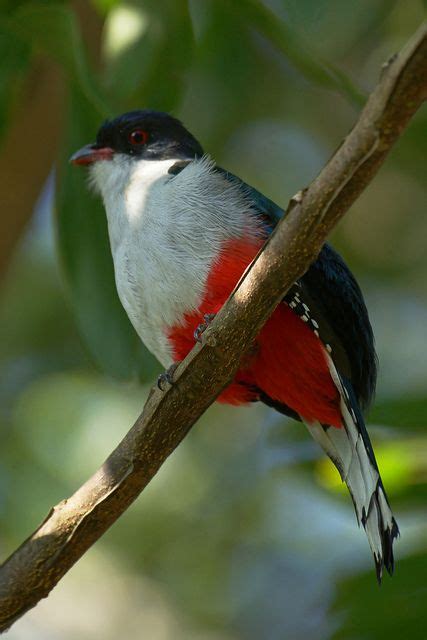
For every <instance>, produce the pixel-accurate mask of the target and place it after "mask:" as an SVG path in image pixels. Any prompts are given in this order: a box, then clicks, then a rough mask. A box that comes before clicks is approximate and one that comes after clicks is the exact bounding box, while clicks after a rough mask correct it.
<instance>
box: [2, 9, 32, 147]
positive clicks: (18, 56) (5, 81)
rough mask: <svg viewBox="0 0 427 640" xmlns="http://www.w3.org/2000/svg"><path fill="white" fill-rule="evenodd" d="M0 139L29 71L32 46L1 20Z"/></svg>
mask: <svg viewBox="0 0 427 640" xmlns="http://www.w3.org/2000/svg"><path fill="white" fill-rule="evenodd" d="M0 60H1V65H0V140H1V138H2V137H3V136H4V134H5V131H6V128H7V123H8V120H9V114H10V113H11V111H12V108H13V105H14V104H15V102H16V100H17V98H18V96H19V89H20V86H21V81H22V80H23V78H24V77H25V74H26V72H27V71H28V67H29V61H30V48H29V46H28V45H27V43H26V42H24V41H23V40H21V39H20V38H16V37H15V35H14V34H13V33H12V32H11V31H10V29H9V28H8V26H7V23H6V22H3V21H2V22H0Z"/></svg>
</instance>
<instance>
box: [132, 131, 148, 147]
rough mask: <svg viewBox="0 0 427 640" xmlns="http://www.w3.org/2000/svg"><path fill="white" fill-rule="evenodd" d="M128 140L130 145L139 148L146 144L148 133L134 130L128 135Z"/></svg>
mask: <svg viewBox="0 0 427 640" xmlns="http://www.w3.org/2000/svg"><path fill="white" fill-rule="evenodd" d="M128 140H129V142H130V143H131V144H133V145H135V146H140V145H142V144H145V143H146V142H147V140H148V133H147V132H146V131H144V130H143V129H135V131H131V133H130V134H129V135H128Z"/></svg>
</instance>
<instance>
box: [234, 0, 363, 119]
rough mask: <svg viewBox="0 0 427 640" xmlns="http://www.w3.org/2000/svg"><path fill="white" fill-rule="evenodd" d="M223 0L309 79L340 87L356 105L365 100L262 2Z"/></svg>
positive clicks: (360, 104) (336, 88)
mask: <svg viewBox="0 0 427 640" xmlns="http://www.w3.org/2000/svg"><path fill="white" fill-rule="evenodd" d="M223 2H225V3H226V5H227V6H228V7H229V8H230V9H231V10H233V11H238V12H239V13H241V15H242V17H243V18H244V19H246V20H247V22H248V23H249V24H250V25H251V26H252V27H253V28H254V29H255V30H256V31H258V32H259V33H261V34H262V35H263V36H264V37H265V38H267V39H268V40H270V42H271V43H272V44H273V45H274V46H275V47H277V49H278V50H279V51H281V52H282V53H283V54H284V55H285V56H286V58H287V59H288V60H289V61H290V62H291V63H292V64H293V65H294V66H295V67H296V68H297V69H298V71H300V73H302V74H303V75H304V76H305V77H306V78H307V79H308V80H309V81H310V82H314V83H316V84H318V85H320V86H322V87H325V88H326V89H332V90H334V91H338V92H339V93H340V94H341V95H343V96H344V97H345V98H346V99H347V100H348V101H349V102H351V103H352V104H354V105H356V106H357V107H360V106H362V105H363V104H364V102H365V96H364V95H363V93H362V92H361V91H359V89H358V88H357V87H355V86H354V84H353V83H352V82H351V80H350V79H349V78H348V77H347V76H346V75H345V74H344V73H343V72H342V71H340V70H339V69H337V68H336V67H335V66H334V65H332V64H330V63H328V62H325V61H323V60H321V59H320V58H319V56H318V55H317V54H316V53H314V52H313V51H311V50H310V47H309V46H308V45H307V43H305V42H303V39H302V38H301V36H300V35H299V34H297V33H296V32H295V31H294V29H291V28H290V27H289V26H288V25H286V24H285V23H284V22H283V21H282V20H280V19H279V18H278V16H276V15H275V14H274V13H273V12H272V11H271V10H270V9H268V8H267V7H266V6H264V4H263V3H262V2H260V1H259V0H241V1H240V2H239V3H235V2H234V1H233V0H223Z"/></svg>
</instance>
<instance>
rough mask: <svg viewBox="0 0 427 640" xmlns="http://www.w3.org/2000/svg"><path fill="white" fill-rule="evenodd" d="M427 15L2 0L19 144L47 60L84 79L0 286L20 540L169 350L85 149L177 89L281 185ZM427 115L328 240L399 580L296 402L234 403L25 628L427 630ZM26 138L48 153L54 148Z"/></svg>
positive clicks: (1, 99)
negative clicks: (363, 304) (382, 574)
mask: <svg viewBox="0 0 427 640" xmlns="http://www.w3.org/2000/svg"><path fill="white" fill-rule="evenodd" d="M423 16H424V7H423V3H422V2H421V0H405V1H404V0H362V1H361V2H358V3H353V2H350V0H344V1H343V0H316V1H315V0H298V1H296V0H264V1H262V0H241V1H238V0H126V1H121V0H93V2H87V1H83V0H76V1H74V2H71V1H69V0H57V1H56V0H50V1H45V2H42V1H40V2H37V1H32V2H28V1H26V0H22V1H19V2H17V1H14V2H12V1H10V0H3V1H2V2H0V153H1V150H2V146H1V145H2V144H3V143H4V142H5V141H6V140H7V139H8V135H9V134H10V131H11V130H12V128H13V129H14V131H17V132H18V134H15V135H18V138H19V118H25V114H26V110H25V106H26V101H30V100H31V97H32V93H31V91H32V87H33V86H34V84H35V83H37V77H38V76H37V74H38V73H40V68H41V65H45V66H46V65H47V66H48V67H49V65H50V66H51V67H52V68H59V69H60V70H61V74H62V78H63V80H64V84H65V86H66V92H67V94H66V96H65V98H64V107H63V110H64V112H63V114H62V116H63V118H62V121H63V125H62V129H61V130H60V131H58V136H59V137H60V138H61V142H60V152H59V158H58V159H57V163H56V164H57V167H58V172H57V178H55V176H54V175H53V174H52V175H51V176H50V177H48V176H46V180H47V182H46V185H45V187H44V189H43V191H42V193H41V196H40V200H39V202H37V203H31V204H32V207H34V215H33V216H32V220H31V222H30V224H29V227H28V229H27V231H26V233H25V236H24V237H23V238H21V241H20V243H19V245H18V246H17V248H16V251H15V255H14V259H13V261H12V262H11V264H10V265H9V269H8V272H7V274H4V275H3V281H2V287H1V290H0V335H1V337H2V340H1V341H0V366H1V376H0V430H1V438H2V455H1V460H0V480H1V482H0V518H1V529H0V531H1V534H0V548H1V551H2V555H3V556H6V555H7V553H8V552H10V551H11V550H13V548H14V547H15V546H16V545H17V544H18V543H19V542H21V540H22V538H23V536H24V535H25V533H26V532H29V531H30V530H31V529H32V528H34V526H35V525H36V524H37V523H38V521H39V520H40V519H41V518H42V517H43V516H44V515H45V514H46V512H47V510H48V508H49V507H50V505H51V504H54V503H55V502H57V501H59V500H61V499H62V498H63V497H64V496H66V495H67V494H68V493H70V492H71V491H73V490H74V489H75V488H76V486H78V485H79V484H80V482H81V481H83V480H84V478H85V477H86V476H87V475H88V474H90V473H91V472H92V471H93V470H94V468H95V467H96V466H97V465H98V464H100V463H101V462H102V460H103V459H104V457H105V456H106V455H107V454H108V452H109V451H110V450H111V449H112V447H113V446H114V445H115V443H116V442H117V441H118V439H119V438H120V437H121V436H122V435H124V434H125V432H126V431H127V430H128V428H129V425H130V424H131V423H132V421H133V420H134V419H135V418H136V416H137V415H138V413H139V411H140V409H141V406H142V404H143V400H144V398H145V396H146V393H147V387H146V386H145V384H144V385H138V383H137V382H136V380H138V379H139V380H140V381H141V380H142V381H143V382H144V383H149V382H150V381H152V380H153V379H154V376H155V375H156V373H157V371H158V365H157V364H156V362H155V361H154V358H152V357H151V356H150V355H149V354H148V352H147V351H146V349H145V348H144V347H143V346H142V345H141V344H140V342H139V340H138V339H137V336H136V334H135V332H134V330H133V328H132V327H131V325H130V323H129V322H128V319H127V317H126V315H125V313H124V311H123V309H122V307H121V305H120V303H119V300H118V297H117V294H116V292H115V285H114V275H113V269H112V264H111V257H110V250H109V245H108V237H107V228H106V221H105V216H104V213H103V210H102V206H101V204H100V202H99V200H98V199H97V198H96V197H95V196H94V195H93V194H91V193H90V192H89V191H88V189H87V185H86V182H85V177H84V175H83V172H81V171H77V170H76V169H75V168H70V167H69V166H68V164H67V158H68V157H69V156H70V155H71V153H72V152H74V151H75V150H76V149H78V148H79V147H80V146H82V145H83V144H86V143H88V142H90V141H91V140H93V138H94V136H95V134H96V131H97V129H98V127H99V125H100V123H101V122H102V121H103V120H104V119H105V118H107V117H109V116H111V115H113V114H117V113H120V112H122V111H125V110H128V109H132V108H137V107H151V108H158V109H162V110H170V111H172V112H173V113H174V114H175V115H177V116H178V117H180V118H181V119H183V120H184V122H185V123H186V124H187V126H188V127H189V128H190V130H191V131H192V132H193V133H194V134H195V135H196V136H197V137H198V138H199V139H200V140H201V142H202V144H203V145H204V147H205V149H206V150H208V151H209V153H211V154H212V155H213V156H214V157H215V158H216V159H217V160H218V162H219V163H220V164H221V165H222V166H224V167H227V168H228V169H230V170H231V171H233V172H235V173H236V174H238V175H240V176H241V177H242V178H243V179H245V180H246V181H247V182H249V183H251V184H253V185H254V186H255V187H257V188H259V189H261V191H263V192H264V193H266V195H268V196H269V197H271V198H273V199H275V200H276V201H277V202H278V203H279V204H281V205H283V206H284V205H286V203H287V201H288V200H289V197H290V196H291V195H292V194H293V193H294V192H295V191H296V190H297V189H299V188H301V187H302V186H303V185H304V184H307V182H308V181H309V180H310V179H312V178H313V177H314V175H315V174H316V172H317V171H318V170H319V169H320V168H321V166H322V164H323V163H324V162H325V160H326V159H327V158H328V157H329V156H330V154H331V153H332V151H333V149H334V148H335V147H336V145H337V144H339V142H340V140H341V139H342V137H343V135H345V133H346V131H347V130H348V128H349V127H350V126H351V125H352V123H353V121H354V118H355V117H356V114H357V111H358V109H359V107H360V105H361V104H362V103H363V96H364V95H365V94H366V93H367V92H368V91H369V89H370V88H371V87H372V86H373V84H374V83H375V81H376V78H377V76H378V73H379V69H380V66H381V64H382V63H383V62H384V61H385V60H386V59H388V58H389V57H390V55H391V54H392V53H393V52H394V51H395V50H397V49H398V48H399V47H400V46H401V45H402V44H403V43H404V42H405V40H406V39H407V38H408V36H409V35H410V34H411V32H412V31H413V30H414V29H415V28H416V27H417V25H418V23H419V22H420V21H421V20H422V19H423ZM58 82H59V80H58ZM58 90H59V89H58V87H57V86H52V87H51V92H52V94H53V93H54V92H55V91H58ZM49 98H50V94H49V92H47V93H46V96H45V99H46V101H49ZM426 120H427V114H426V112H425V111H421V112H420V113H419V114H418V115H417V117H416V118H415V119H414V121H413V122H412V123H411V126H410V127H409V129H408V130H407V131H406V132H405V135H404V136H403V138H402V140H401V141H400V142H399V144H398V145H397V147H396V149H395V150H394V152H393V154H392V155H391V157H390V158H389V159H388V161H387V163H386V165H385V166H384V167H383V168H382V170H381V172H380V174H379V175H378V176H377V177H376V179H375V180H374V181H373V183H372V185H371V186H370V188H369V189H368V190H367V191H366V193H364V194H363V195H362V197H361V198H360V199H359V200H358V201H357V203H356V204H355V206H354V208H353V211H352V212H350V214H349V215H347V216H346V218H345V219H344V220H343V221H342V223H341V224H340V226H339V228H338V229H337V230H336V231H335V233H334V238H333V242H334V243H335V245H336V246H337V247H338V248H339V250H340V251H341V252H342V253H343V255H344V256H345V258H346V259H347V261H348V262H349V263H350V264H351V266H352V269H353V270H354V272H355V273H356V275H357V276H358V278H359V279H360V280H361V282H362V285H363V289H364V291H365V293H366V298H367V301H368V306H369V308H370V310H371V316H372V321H373V325H374V329H375V333H376V337H377V347H378V353H379V358H380V365H381V366H380V378H379V386H378V399H377V402H376V403H375V405H374V407H373V408H372V410H371V412H370V414H369V423H370V425H371V426H370V430H371V433H372V436H373V440H374V444H375V448H376V450H377V451H378V458H379V463H380V466H381V469H382V471H383V475H384V481H385V483H386V486H387V489H388V492H389V497H390V499H391V500H392V503H393V506H394V509H395V511H396V513H397V516H398V520H399V524H400V526H401V531H402V538H401V540H400V541H399V542H398V544H397V545H396V546H397V569H396V576H395V577H394V578H393V580H392V581H390V580H388V579H385V581H384V584H383V586H382V588H381V590H379V589H378V587H377V585H376V582H375V578H374V572H373V569H372V562H371V558H370V554H369V550H368V546H367V544H366V540H365V539H364V536H363V534H362V533H361V532H359V531H358V530H357V527H356V526H355V522H354V516H353V514H352V507H351V504H349V503H350V501H349V499H348V495H347V493H346V492H345V491H344V490H343V487H342V485H341V484H340V482H339V479H338V476H337V474H336V472H335V470H334V469H333V468H332V467H331V465H330V464H329V462H328V461H326V460H325V459H324V458H323V457H322V456H321V455H320V453H319V451H318V449H317V447H316V445H315V443H313V442H311V441H309V439H308V438H307V437H306V433H305V431H304V428H303V427H302V426H301V425H300V424H297V423H293V422H291V421H287V420H285V419H284V418H283V417H282V416H279V415H276V414H274V412H271V411H269V410H268V409H266V408H264V407H253V408H251V409H248V408H242V409H239V410H237V409H233V408H230V407H228V408H224V407H219V406H215V407H212V408H211V409H210V410H209V412H208V413H207V414H206V415H205V416H203V418H202V420H200V422H199V424H198V425H197V426H196V428H195V429H194V430H193V432H192V433H191V434H190V435H189V437H188V438H186V440H185V442H184V443H183V444H182V445H181V446H180V447H179V449H178V450H177V451H176V452H175V453H174V455H173V456H172V457H171V459H170V460H169V461H168V462H167V463H166V464H165V465H164V467H163V468H162V470H161V472H160V473H159V474H158V476H157V477H156V478H155V480H154V481H153V482H152V483H151V485H150V486H149V487H148V488H147V490H146V491H145V492H144V495H143V497H142V499H141V500H139V501H137V503H136V504H135V505H133V507H132V508H131V509H130V510H129V512H127V513H126V514H125V516H124V517H122V518H121V519H120V521H119V522H118V523H117V524H116V525H115V526H114V527H113V528H112V529H111V530H110V531H109V532H108V534H107V535H106V536H105V537H104V538H103V540H101V541H100V542H99V543H98V544H97V545H96V547H95V548H94V549H92V550H91V551H90V553H88V554H87V555H86V556H85V558H84V559H83V560H82V561H81V562H80V563H79V564H78V565H77V567H76V568H75V569H74V570H73V571H72V572H71V573H70V574H69V575H68V576H67V577H66V578H65V579H64V580H63V581H62V582H61V583H60V585H59V586H58V587H57V588H56V589H55V591H54V592H53V594H52V595H51V596H50V597H49V599H48V600H47V601H46V602H43V603H41V604H40V605H39V606H38V607H37V608H36V609H35V610H34V611H32V612H31V613H30V614H28V615H27V616H26V617H25V618H24V619H23V620H22V621H20V622H19V623H18V624H17V625H15V626H14V627H13V629H12V630H11V631H10V633H9V635H10V637H11V639H12V640H13V639H14V638H15V639H19V640H22V639H24V640H26V639H27V638H28V639H30V638H31V640H33V639H34V638H36V637H40V638H55V639H56V638H58V639H68V638H69V639H70V640H71V638H72V639H74V638H76V637H79V638H84V639H86V638H88V639H91V638H94V639H95V638H99V637H103V638H106V639H107V640H108V639H109V638H111V639H112V638H116V637H117V636H118V635H119V634H121V635H125V636H127V637H131V638H139V637H141V633H142V631H141V630H143V633H144V637H147V638H150V639H153V640H181V639H182V640H184V639H185V640H202V639H203V640H252V639H253V640H259V639H260V638H262V639H263V640H264V639H265V640H282V639H283V638H289V639H291V640H299V639H300V638H301V639H302V638H304V640H306V638H307V637H308V638H310V639H311V640H317V639H319V640H321V639H324V638H337V639H338V638H348V639H351V640H353V639H354V640H355V639H356V638H357V639H358V640H361V639H363V640H371V639H382V638H385V637H387V638H388V639H390V640H391V639H393V638H398V637H406V636H408V637H411V638H420V639H421V638H424V636H425V633H424V628H425V625H426V623H427V617H426V614H425V612H424V597H425V586H424V583H425V572H426V562H427V546H426V539H427V538H426V524H427V522H426V517H425V513H426V508H425V505H426V501H427V455H426V454H427V432H426V428H427V396H426V388H427V364H426V363H427V342H426V340H425V335H424V333H425V326H426V323H427V288H426V281H427V264H426V260H425V238H426V237H427V223H426V217H425V215H424V207H425V148H426V137H427V122H426ZM50 124H51V123H50V122H34V127H49V126H50ZM18 138H16V140H17V142H16V144H15V148H16V153H17V154H19V156H20V157H22V162H24V161H25V164H26V170H27V171H28V172H31V168H32V167H34V166H35V163H37V162H38V150H37V149H36V148H32V146H31V140H28V139H24V140H20V141H18ZM53 164H54V158H52V165H53ZM25 187H26V185H25V184H21V183H16V184H9V185H4V184H3V185H0V189H1V188H3V189H5V188H7V189H10V190H14V191H16V193H17V197H18V196H19V195H20V194H21V193H22V194H25ZM54 191H56V195H54ZM54 200H55V204H54ZM53 209H55V214H56V215H55V219H54V220H55V221H54V223H52V219H51V213H52V210H53ZM30 213H31V212H29V214H30ZM13 215H14V212H13V210H10V211H3V212H2V216H1V218H0V224H1V225H3V227H2V229H6V228H7V227H8V225H11V224H12V221H13ZM2 229H0V233H1V231H2ZM54 236H56V240H57V243H56V247H57V249H56V248H55V247H54V242H53V239H54ZM56 253H58V254H59V256H56ZM58 257H59V260H58V259H57V258H58ZM58 263H59V265H60V266H59V267H58ZM81 337H82V338H83V340H81ZM86 349H87V351H86ZM92 363H94V364H95V365H96V367H95V366H94V365H93V364H92ZM100 369H101V370H102V371H103V373H100V371H99V370H100ZM105 374H107V375H108V376H110V377H107V376H106V375H105ZM112 376H114V377H115V378H121V379H122V380H125V379H129V378H132V379H133V382H132V383H129V382H123V381H122V382H117V381H113V380H112V379H111V377H112ZM77 611H78V615H76V612H77Z"/></svg>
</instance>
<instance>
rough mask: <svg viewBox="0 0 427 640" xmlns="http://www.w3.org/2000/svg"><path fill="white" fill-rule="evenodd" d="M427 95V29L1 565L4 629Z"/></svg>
mask: <svg viewBox="0 0 427 640" xmlns="http://www.w3.org/2000/svg"><path fill="white" fill-rule="evenodd" d="M426 97H427V27H426V25H424V26H423V27H421V28H420V29H419V30H418V32H417V33H416V34H415V35H414V36H413V38H412V39H411V40H410V41H409V42H408V44H407V45H406V46H405V47H404V48H403V49H402V51H401V52H400V53H399V54H398V55H397V56H395V57H394V58H392V59H391V60H390V61H389V63H387V65H385V67H384V69H383V71H382V75H381V78H380V81H379V83H378V85H377V87H376V88H375V90H374V91H373V93H372V94H371V96H370V98H369V100H368V102H367V104H366V106H365V108H364V109H363V111H362V113H361V115H360V117H359V119H358V121H357V122H356V124H355V126H354V128H353V129H352V131H351V132H350V133H349V135H348V136H347V137H346V138H345V140H344V142H343V143H342V144H341V146H340V147H339V149H338V150H337V151H336V153H335V154H334V155H333V157H332V158H331V160H330V161H329V162H328V163H327V165H326V166H325V167H324V169H323V170H322V171H321V172H320V174H319V175H318V177H317V178H316V179H315V180H314V181H313V182H312V183H311V185H310V186H309V187H308V189H306V190H305V191H303V192H300V193H298V194H297V195H296V196H295V197H294V198H293V199H292V200H291V202H290V205H289V207H288V210H287V214H286V216H285V217H284V219H283V220H282V221H281V222H280V224H279V225H278V226H277V228H276V230H275V232H274V233H273V234H272V236H271V237H270V238H269V240H268V241H267V243H266V245H265V246H264V248H263V250H262V251H261V252H260V253H259V254H258V256H257V258H256V259H255V260H254V262H253V263H252V264H251V266H250V267H249V268H248V270H247V272H246V274H245V276H244V278H243V279H242V280H241V281H240V283H239V284H238V285H237V287H236V288H235V290H234V292H233V293H232V295H231V296H230V298H229V300H228V301H227V303H226V304H225V305H224V307H223V308H222V309H221V311H220V312H219V313H218V315H217V317H216V318H215V320H214V322H213V323H212V325H211V326H210V327H209V328H208V329H207V330H206V332H205V333H204V334H203V338H202V340H203V342H202V345H200V344H196V346H195V347H194V348H193V350H192V351H191V353H190V354H189V355H188V356H187V358H186V359H185V360H184V362H183V363H182V364H181V365H180V366H179V367H178V369H177V372H176V374H175V379H176V382H175V384H174V385H173V386H172V387H170V388H168V390H167V391H166V392H161V391H159V390H158V389H153V390H152V391H151V394H150V396H149V398H148V400H147V403H146V405H145V407H144V410H143V412H142V414H141V416H140V417H139V418H138V420H137V421H136V423H135V425H134V426H133V427H132V429H131V430H130V431H129V433H128V434H127V435H126V436H125V438H124V439H123V440H122V442H121V443H120V444H119V446H118V447H117V448H116V449H115V451H113V453H112V454H111V455H110V456H109V458H108V459H107V460H106V461H105V463H104V464H103V465H102V467H101V468H100V469H99V470H98V471H97V472H96V473H95V474H94V475H93V476H92V477H91V478H90V479H89V480H88V481H87V482H86V483H85V484H84V485H83V486H82V487H80V489H78V491H77V492H76V493H75V494H74V495H72V496H71V497H70V498H68V499H67V500H64V501H63V502H61V503H59V504H58V505H57V506H56V507H54V508H53V509H52V510H51V512H50V513H49V515H48V516H47V518H46V520H45V521H44V522H43V523H42V524H41V525H40V527H39V528H38V529H37V531H35V532H34V533H33V534H32V535H31V536H30V537H29V538H28V539H27V540H26V541H25V542H24V543H23V544H22V545H21V546H20V547H19V548H18V549H17V550H16V551H15V552H14V553H13V555H12V556H10V558H9V559H8V560H7V561H6V562H5V563H4V564H3V565H2V567H1V569H0V630H5V629H7V628H8V627H9V626H10V625H11V624H12V623H13V622H14V621H15V620H16V619H17V618H19V617H20V616H22V615H23V613H25V612H26V611H27V610H28V609H30V608H31V607H33V606H34V605H35V604H36V603H37V602H38V601H39V600H40V599H41V598H43V597H46V596H47V595H48V593H49V592H50V591H51V589H52V588H53V587H54V586H55V585H56V583H57V582H58V581H59V580H60V578H61V577H62V576H63V575H64V574H65V573H66V572H67V571H68V569H69V568H70V567H71V566H72V565H73V564H74V563H75V562H76V561H77V560H78V559H79V558H80V557H81V556H82V555H83V553H84V552H85V551H86V550H87V549H88V548H89V547H90V546H91V545H92V544H93V543H94V542H95V541H96V540H97V539H98V538H99V537H100V536H101V535H102V534H103V533H104V532H105V531H106V530H107V529H108V527H109V526H111V524H112V523H113V522H114V521H115V520H117V518H118V517H119V516H120V515H121V514H122V513H123V512H124V511H125V510H126V509H127V507H128V506H129V505H130V504H131V503H132V502H133V500H135V498H136V497H137V496H138V495H139V493H140V492H141V491H142V489H143V488H144V487H145V486H146V485H147V484H148V482H149V481H150V480H151V478H152V477H153V476H154V475H155V473H156V472H157V470H158V469H159V467H160V466H161V465H162V463H163V462H164V461H165V460H166V458H167V457H168V456H169V454H170V453H171V452H172V451H173V450H174V449H175V448H176V447H177V446H178V444H179V443H180V442H181V440H182V439H183V438H184V437H185V435H186V434H187V433H188V431H189V429H190V428H191V426H192V425H193V424H194V423H195V421H196V420H197V419H198V418H199V416H200V415H201V414H202V413H203V412H204V411H205V410H206V409H207V407H208V406H209V405H210V404H211V403H212V402H213V401H214V400H215V398H216V397H217V396H218V394H219V393H220V391H221V390H222V389H223V388H224V387H225V386H226V385H227V384H228V383H229V381H230V380H231V379H232V377H233V375H234V374H235V372H236V370H237V368H238V365H239V361H240V359H241V357H242V355H243V353H244V352H245V350H246V349H247V348H248V347H249V345H250V344H251V342H252V341H253V340H254V338H255V336H256V335H257V333H258V332H259V330H260V328H261V327H262V325H263V324H264V322H265V321H266V320H267V318H268V317H269V315H270V314H271V313H272V311H273V309H274V308H275V306H276V305H277V304H278V303H279V302H280V300H281V299H282V297H283V295H284V294H285V292H286V291H287V290H288V289H289V287H290V286H291V285H292V284H293V283H294V282H295V280H297V279H298V278H299V277H301V275H302V274H303V273H304V272H305V271H306V270H307V268H308V267H309V265H310V264H311V263H312V262H313V260H314V259H315V258H316V256H317V255H318V253H319V251H320V249H321V246H322V244H323V243H324V241H325V239H326V237H327V235H328V233H329V232H330V231H331V229H332V228H333V227H334V225H335V224H336V223H337V222H338V220H339V219H340V218H341V217H342V216H343V215H344V213H345V212H346V211H347V210H348V208H349V207H350V205H351V204H352V203H353V202H354V200H355V199H356V198H357V196H358V195H359V194H360V193H361V192H362V191H363V189H364V188H365V187H366V185H367V184H368V183H369V182H370V181H371V180H372V178H373V176H374V174H375V173H376V171H377V170H378V168H379V166H380V165H381V164H382V162H383V161H384V158H385V156H386V155H387V153H388V152H389V150H390V148H391V147H392V145H393V144H394V142H395V141H396V139H397V138H398V137H399V135H400V134H401V133H402V131H403V130H404V128H405V126H406V125H407V123H408V121H409V119H410V118H411V116H412V115H413V114H414V113H415V111H416V110H417V108H418V107H419V106H420V104H421V103H422V102H423V100H425V98H426Z"/></svg>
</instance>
